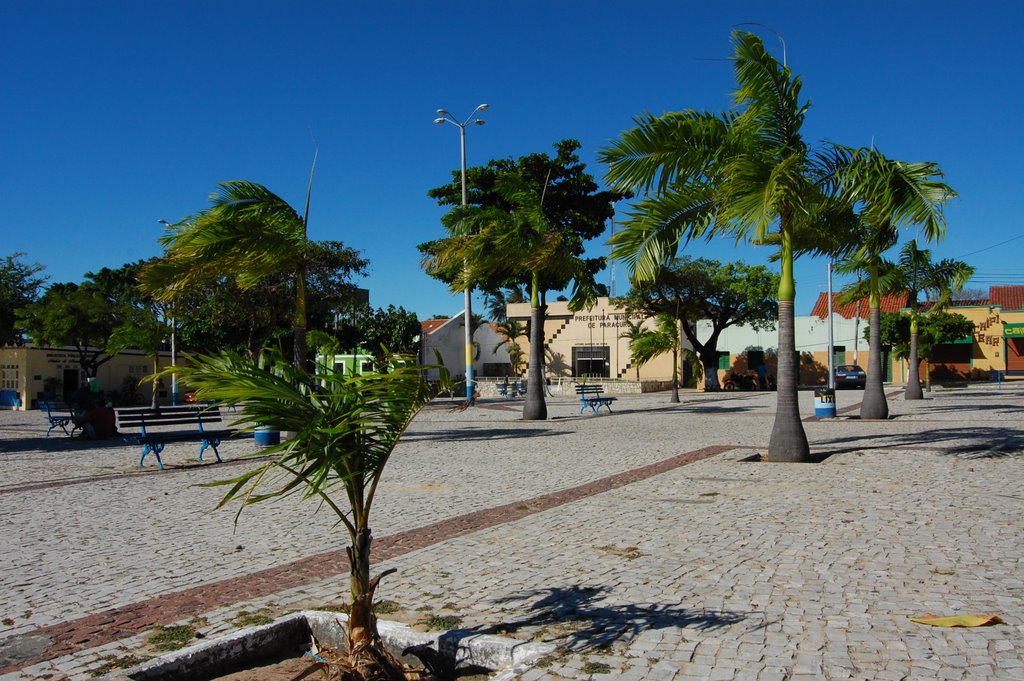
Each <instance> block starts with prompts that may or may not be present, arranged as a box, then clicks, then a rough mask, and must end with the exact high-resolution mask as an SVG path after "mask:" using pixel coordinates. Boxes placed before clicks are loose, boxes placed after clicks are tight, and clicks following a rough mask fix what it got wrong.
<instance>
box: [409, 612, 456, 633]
mask: <svg viewBox="0 0 1024 681" xmlns="http://www.w3.org/2000/svg"><path fill="white" fill-rule="evenodd" d="M418 623H419V624H422V625H423V626H425V627H426V628H427V629H428V630H430V631H448V630H449V629H454V628H455V627H457V626H459V625H460V624H462V618H461V617H459V616H458V615H434V614H430V615H427V616H426V617H424V618H423V619H421V620H420V621H419V622H418Z"/></svg>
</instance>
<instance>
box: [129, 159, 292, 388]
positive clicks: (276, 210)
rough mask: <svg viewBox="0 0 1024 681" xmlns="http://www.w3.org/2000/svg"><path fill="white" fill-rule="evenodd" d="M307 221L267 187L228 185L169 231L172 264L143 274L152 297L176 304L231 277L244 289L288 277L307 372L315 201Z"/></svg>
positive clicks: (168, 251) (166, 262) (165, 262)
mask: <svg viewBox="0 0 1024 681" xmlns="http://www.w3.org/2000/svg"><path fill="white" fill-rule="evenodd" d="M311 190H312V175H310V187H309V189H307V192H306V210H305V213H304V214H303V215H302V216H300V215H299V214H298V212H296V210H295V209H294V208H292V207H291V206H290V205H289V204H288V203H287V202H286V201H285V200H284V199H282V198H281V197H279V196H277V195H276V194H274V193H273V192H271V191H270V190H269V189H267V188H266V187H264V186H263V185H260V184H257V183H255V182H248V181H245V180H232V181H229V182H222V183H221V184H220V185H218V187H217V189H216V191H214V193H213V194H211V195H210V201H211V204H212V205H211V206H210V207H209V208H207V209H205V210H203V211H200V212H198V213H196V214H195V215H192V216H190V217H188V218H186V219H185V220H183V221H182V222H179V223H178V224H176V225H170V226H168V228H167V234H165V235H164V236H163V237H161V239H160V241H161V243H162V244H163V245H164V247H165V253H164V257H163V258H162V259H161V260H160V261H159V262H157V263H154V264H153V265H152V266H150V267H147V268H146V269H145V270H144V271H143V275H142V280H143V285H144V288H145V289H146V290H147V292H148V293H150V294H151V295H153V296H155V297H157V298H159V299H161V300H165V301H173V300H174V298H176V297H177V296H178V295H179V294H180V293H181V292H183V291H187V290H188V289H189V288H191V287H193V286H195V285H197V284H202V283H205V282H210V281H218V280H221V279H223V278H224V276H225V273H231V275H230V276H233V277H234V279H235V280H236V281H237V283H238V285H239V286H240V287H241V288H243V289H248V288H252V287H254V286H256V285H258V284H259V283H261V282H264V281H267V280H268V279H270V278H272V277H276V276H280V275H287V277H288V280H289V283H290V286H291V292H292V297H293V304H292V305H291V306H290V311H291V314H292V320H293V322H292V325H293V333H294V347H293V351H294V355H293V359H294V362H295V366H297V367H301V368H304V367H305V366H306V354H307V348H306V328H307V319H308V317H307V309H306V275H307V270H308V256H309V252H310V249H311V247H310V241H309V239H308V237H307V235H306V228H307V223H308V218H309V197H310V191H311Z"/></svg>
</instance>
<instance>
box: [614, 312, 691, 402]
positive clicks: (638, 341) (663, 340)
mask: <svg viewBox="0 0 1024 681" xmlns="http://www.w3.org/2000/svg"><path fill="white" fill-rule="evenodd" d="M655 324H656V326H657V328H656V329H655V330H654V331H651V330H650V329H642V330H638V331H636V332H635V333H634V328H632V327H631V328H630V329H629V331H627V333H628V334H629V335H630V341H629V353H630V356H631V359H632V360H633V361H634V362H636V363H637V375H638V376H639V371H640V369H639V367H640V366H641V365H643V364H646V363H647V362H650V361H651V360H652V359H654V358H655V357H658V356H660V355H664V354H665V353H668V352H671V353H672V399H671V400H670V401H671V402H679V355H680V353H681V352H682V351H683V347H682V343H681V342H680V338H681V337H680V335H679V321H678V320H677V319H676V318H675V317H673V316H672V315H669V314H660V315H658V316H657V317H656V318H655Z"/></svg>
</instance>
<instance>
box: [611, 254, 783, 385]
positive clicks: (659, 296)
mask: <svg viewBox="0 0 1024 681" xmlns="http://www.w3.org/2000/svg"><path fill="white" fill-rule="evenodd" d="M778 287H779V276H778V275H777V274H773V273H771V272H769V271H768V268H766V267H764V266H763V265H747V264H746V263H744V262H742V261H737V262H731V263H726V264H724V265H723V264H722V263H721V262H719V261H717V260H709V259H707V258H697V259H692V258H690V257H688V256H684V257H681V258H676V259H674V260H672V261H671V262H670V263H668V264H667V265H665V266H664V267H663V268H661V269H660V270H659V271H658V272H657V273H656V274H655V277H654V279H653V280H649V281H644V280H638V281H635V282H634V283H633V288H632V289H631V290H630V292H629V294H628V295H627V296H625V297H624V298H622V299H620V301H619V304H621V305H623V306H624V307H625V308H626V309H627V310H629V311H631V312H634V311H638V312H642V313H643V314H645V315H647V316H651V317H654V316H658V315H666V314H667V315H669V316H671V317H672V318H673V319H676V320H678V321H679V322H680V325H681V326H682V330H683V336H684V337H685V338H686V340H687V341H688V342H689V343H690V345H691V347H693V349H694V352H695V353H696V355H697V357H698V358H699V359H700V364H701V366H702V367H703V370H702V372H701V373H703V375H704V389H705V390H708V391H713V390H718V389H720V386H719V384H718V339H719V338H720V337H721V335H722V332H723V331H725V329H727V328H729V327H730V326H736V325H744V326H749V327H751V328H753V329H758V330H761V329H769V328H772V327H773V326H774V323H775V318H776V315H777V314H778V305H777V304H776V302H775V291H776V290H778ZM702 320H703V321H706V322H707V323H709V324H710V325H711V334H710V335H709V336H708V337H707V338H705V339H703V340H702V339H701V338H700V336H699V335H698V333H697V323H698V322H700V321H702Z"/></svg>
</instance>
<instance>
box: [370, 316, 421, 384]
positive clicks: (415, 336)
mask: <svg viewBox="0 0 1024 681" xmlns="http://www.w3.org/2000/svg"><path fill="white" fill-rule="evenodd" d="M422 329H423V326H422V325H421V324H420V320H419V319H417V317H416V314H415V313H414V312H409V311H407V310H406V309H405V308H404V307H395V306H394V305H388V307H387V309H384V308H377V309H376V310H373V311H371V312H369V313H368V314H366V315H365V316H364V317H363V318H362V320H361V321H360V323H359V330H360V333H361V335H362V340H363V347H365V348H366V350H367V351H369V353H370V354H371V355H373V357H374V362H375V363H376V365H377V367H378V369H380V368H381V367H383V366H385V365H386V364H387V362H388V361H389V360H390V354H388V353H389V352H397V353H399V354H404V355H417V353H418V350H419V344H420V334H421V333H422Z"/></svg>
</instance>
